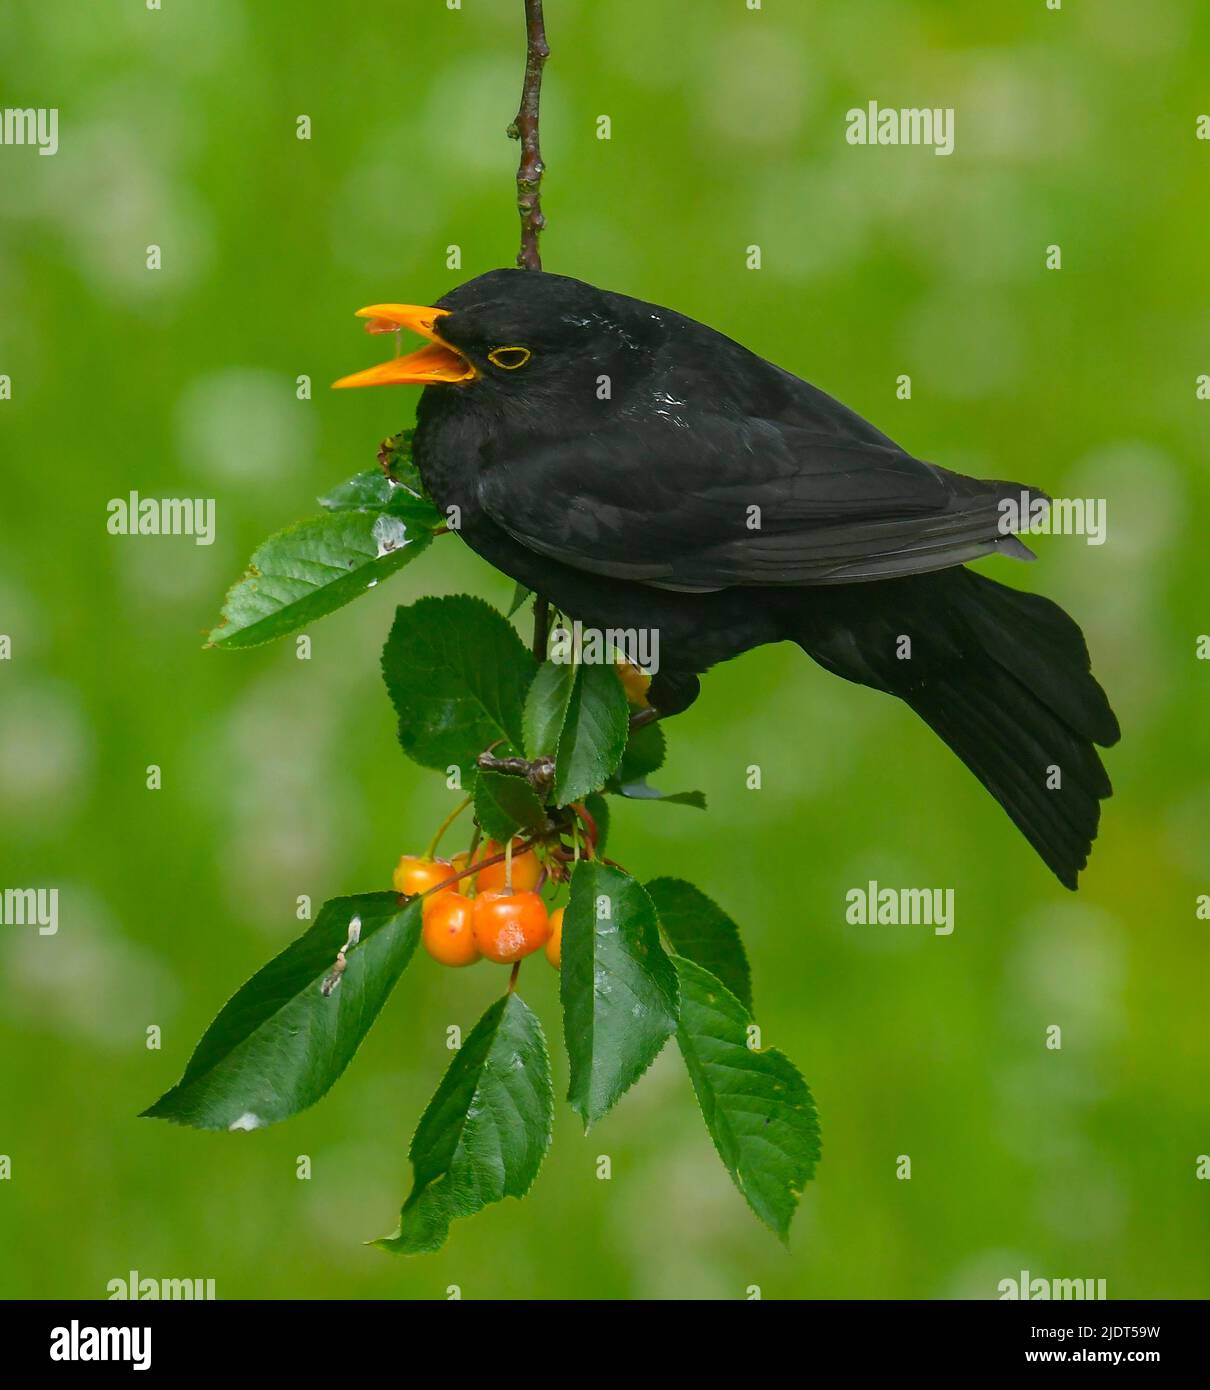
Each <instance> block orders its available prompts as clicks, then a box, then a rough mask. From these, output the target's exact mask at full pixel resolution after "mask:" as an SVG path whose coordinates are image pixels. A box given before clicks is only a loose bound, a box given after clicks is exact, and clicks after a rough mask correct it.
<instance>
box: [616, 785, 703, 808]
mask: <svg viewBox="0 0 1210 1390" xmlns="http://www.w3.org/2000/svg"><path fill="white" fill-rule="evenodd" d="M605 790H606V791H608V792H612V793H613V795H614V796H622V797H625V798H626V800H627V801H666V802H668V803H669V804H670V805H673V806H695V807H696V808H697V809H698V810H699V811H704V810H705V809H706V794H705V792H662V791H659V790H658V789H657V788H656V787H651V786H648V785H647V783H646V782H645V781H644V780H643V779H642V778H640V779H639V780H638V781H636V782H625V783H623V782H619V781H618V780H617V778H613V779H612V780H611V781H610V782H609V784H608V786H607V787H606V788H605Z"/></svg>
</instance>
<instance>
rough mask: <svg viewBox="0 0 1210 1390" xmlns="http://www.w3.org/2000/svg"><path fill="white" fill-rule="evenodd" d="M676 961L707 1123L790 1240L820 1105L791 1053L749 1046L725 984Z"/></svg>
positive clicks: (750, 1192)
mask: <svg viewBox="0 0 1210 1390" xmlns="http://www.w3.org/2000/svg"><path fill="white" fill-rule="evenodd" d="M564 933H565V939H566V926H565V927H564ZM564 952H566V945H565V946H564ZM674 964H675V966H676V972H677V975H678V977H679V979H680V987H681V1011H680V1024H679V1026H678V1028H677V1042H678V1043H679V1044H680V1049H681V1054H682V1056H683V1057H684V1059H685V1066H686V1068H687V1069H688V1072H689V1079H690V1080H691V1081H692V1082H693V1089H694V1092H695V1093H696V1095H697V1100H698V1104H699V1105H700V1106H701V1110H702V1117H703V1118H704V1119H705V1121H706V1128H707V1129H708V1130H709V1131H710V1137H711V1139H713V1140H714V1147H715V1148H716V1149H717V1150H718V1154H719V1157H720V1158H721V1159H722V1160H723V1166H724V1167H725V1168H726V1169H727V1171H728V1173H730V1174H731V1177H732V1180H733V1181H734V1183H735V1185H736V1187H738V1188H739V1190H740V1192H742V1193H743V1195H744V1199H745V1201H746V1202H747V1203H748V1205H749V1206H750V1207H751V1208H752V1210H753V1211H754V1212H755V1213H756V1215H757V1216H758V1217H759V1218H760V1219H761V1221H763V1222H764V1223H765V1225H766V1226H768V1227H769V1228H770V1229H771V1230H772V1231H774V1232H776V1234H777V1235H778V1236H780V1237H781V1239H782V1240H783V1241H784V1240H785V1239H786V1238H787V1236H788V1234H789V1230H790V1221H791V1219H792V1218H793V1216H794V1212H795V1210H796V1208H797V1206H798V1197H799V1193H800V1192H801V1191H802V1189H803V1187H804V1185H805V1184H806V1183H807V1182H809V1181H810V1179H811V1178H812V1177H813V1176H814V1174H815V1165H816V1164H817V1163H818V1162H819V1154H820V1148H819V1121H818V1118H817V1116H816V1113H815V1102H814V1100H812V1098H811V1092H810V1091H809V1090H808V1089H807V1083H806V1082H805V1081H804V1080H803V1079H802V1076H801V1075H800V1074H799V1071H798V1068H797V1067H795V1065H794V1063H793V1062H791V1061H790V1060H789V1058H788V1057H786V1056H785V1055H784V1054H783V1053H781V1052H778V1051H776V1050H775V1049H770V1050H768V1051H766V1052H754V1051H753V1050H752V1049H751V1048H750V1047H749V1046H748V1036H749V1034H748V1029H749V1027H750V1025H751V1023H752V1018H751V1015H750V1014H749V1013H748V1011H747V1009H745V1008H744V1006H743V1004H741V1003H740V1001H739V1000H738V999H737V998H736V997H735V995H734V994H732V993H731V991H730V990H728V989H727V988H726V986H725V985H723V984H722V982H721V981H719V980H717V979H716V978H715V977H714V976H713V975H712V974H710V972H709V971H708V970H703V969H702V967H701V966H700V965H696V964H695V963H694V962H693V961H690V960H685V959H684V958H683V957H679V956H677V957H674Z"/></svg>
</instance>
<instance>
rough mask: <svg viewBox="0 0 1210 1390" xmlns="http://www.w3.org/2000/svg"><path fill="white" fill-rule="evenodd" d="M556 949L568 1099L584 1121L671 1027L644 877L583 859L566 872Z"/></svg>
mask: <svg viewBox="0 0 1210 1390" xmlns="http://www.w3.org/2000/svg"><path fill="white" fill-rule="evenodd" d="M562 955H563V962H562V969H561V970H560V972H559V976H560V979H559V989H560V994H561V996H562V1000H563V1034H564V1038H565V1040H566V1043H567V1056H568V1061H569V1062H570V1064H571V1084H570V1086H569V1087H568V1093H567V1099H568V1100H569V1101H570V1103H571V1105H572V1108H573V1109H574V1110H575V1111H576V1112H577V1113H578V1114H579V1116H580V1118H581V1119H582V1120H583V1121H584V1128H585V1129H587V1128H588V1126H589V1125H590V1124H591V1123H592V1122H593V1121H594V1120H599V1119H600V1118H601V1116H602V1115H604V1114H605V1113H606V1112H607V1111H608V1110H609V1109H610V1108H611V1107H612V1106H613V1105H614V1104H615V1103H616V1101H617V1100H618V1098H619V1097H620V1096H621V1095H622V1093H623V1092H624V1091H626V1090H627V1089H628V1088H629V1087H630V1086H632V1085H633V1084H634V1083H635V1082H636V1081H637V1080H638V1079H639V1077H640V1076H642V1074H643V1073H644V1072H645V1071H646V1070H647V1068H648V1067H649V1066H650V1065H651V1063H652V1062H653V1061H654V1060H655V1058H656V1057H657V1055H658V1054H659V1052H660V1049H661V1048H662V1047H663V1046H664V1043H665V1042H666V1041H667V1040H668V1038H669V1037H671V1035H672V1033H673V1032H674V1031H675V1029H676V1019H677V982H676V971H675V970H674V969H673V966H672V962H671V961H670V960H669V959H668V957H667V956H666V955H665V954H664V951H663V948H662V947H661V946H660V937H659V928H658V926H657V923H656V915H655V908H654V907H653V906H652V904H651V899H650V898H649V897H648V896H647V894H646V893H645V892H644V891H643V888H642V885H641V884H638V883H636V882H635V880H634V879H632V878H631V877H630V876H629V875H628V874H625V873H623V872H622V871H621V870H620V869H615V868H612V867H610V866H609V865H607V864H601V863H597V862H591V863H590V862H588V861H585V860H581V862H580V863H579V864H577V865H576V868H575V870H574V872H573V873H572V878H571V897H570V900H569V901H568V904H567V910H566V912H565V913H564V916H563V946H562Z"/></svg>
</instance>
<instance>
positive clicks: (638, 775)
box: [617, 724, 666, 783]
mask: <svg viewBox="0 0 1210 1390" xmlns="http://www.w3.org/2000/svg"><path fill="white" fill-rule="evenodd" d="M665 747H666V744H665V740H664V730H663V728H662V727H661V726H660V725H659V724H641V725H640V726H639V727H638V728H637V729H632V730H631V733H630V737H629V739H628V740H627V742H626V752H625V754H624V755H623V757H622V761H621V764H620V766H619V767H618V775H617V780H618V781H619V782H622V783H624V782H638V781H641V780H642V779H643V778H645V777H650V776H651V774H652V773H653V772H658V771H659V770H660V768H662V767H663V766H664V750H665Z"/></svg>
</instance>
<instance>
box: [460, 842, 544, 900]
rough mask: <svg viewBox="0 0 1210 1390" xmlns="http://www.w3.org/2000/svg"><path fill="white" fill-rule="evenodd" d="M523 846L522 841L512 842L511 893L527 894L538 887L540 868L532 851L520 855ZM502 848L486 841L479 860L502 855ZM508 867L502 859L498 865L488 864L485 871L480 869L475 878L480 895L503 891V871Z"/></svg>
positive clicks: (528, 850)
mask: <svg viewBox="0 0 1210 1390" xmlns="http://www.w3.org/2000/svg"><path fill="white" fill-rule="evenodd" d="M522 844H524V841H523V840H514V841H513V883H512V887H513V892H514V893H528V892H529V891H530V890H531V889H533V888H536V887H537V886H538V878H539V876H540V874H541V872H542V866H541V865H540V864H539V863H538V856H537V855H536V854H535V853H534V852H533V850H532V849H527V850H526V851H525V852H524V853H520V852H519V851H520V847H521V845H522ZM503 853H504V846H503V845H498V844H497V843H496V842H495V840H488V842H487V844H486V845H484V847H483V850H482V853H480V854H479V855H478V856H477V857H478V858H479V859H490V858H492V856H493V855H496V854H503ZM507 867H508V865H507V864H506V863H505V862H504V860H503V859H502V860H501V861H500V862H499V864H489V865H488V866H487V868H486V869H480V870H479V872H478V874H477V875H476V876H475V882H476V884H477V885H478V890H479V892H480V893H499V892H502V891H503V890H504V886H505V884H504V871H505V869H506V868H507Z"/></svg>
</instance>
